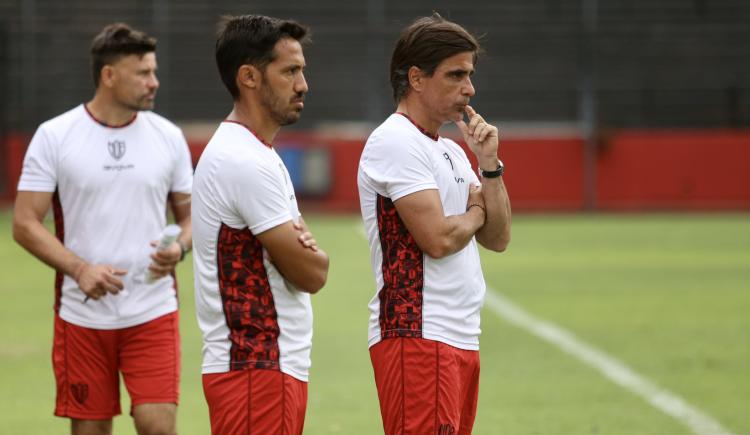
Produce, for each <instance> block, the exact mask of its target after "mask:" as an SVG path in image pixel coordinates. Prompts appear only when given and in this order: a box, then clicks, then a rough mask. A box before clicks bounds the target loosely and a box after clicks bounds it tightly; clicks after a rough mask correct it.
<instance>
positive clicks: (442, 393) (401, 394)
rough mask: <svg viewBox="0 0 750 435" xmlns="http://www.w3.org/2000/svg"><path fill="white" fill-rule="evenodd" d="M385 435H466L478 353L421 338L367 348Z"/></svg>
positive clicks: (473, 403)
mask: <svg viewBox="0 0 750 435" xmlns="http://www.w3.org/2000/svg"><path fill="white" fill-rule="evenodd" d="M370 359H371V360H372V367H373V369H374V371H375V384H376V385H377V388H378V398H379V399H380V414H381V416H382V417H383V429H384V430H385V433H386V435H394V434H398V435H402V434H403V435H414V434H431V435H435V434H437V435H464V434H466V435H468V434H470V433H471V429H472V426H474V417H475V416H476V413H477V396H478V394H479V352H478V351H471V350H462V349H458V348H455V347H453V346H449V345H447V344H445V343H441V342H438V341H432V340H426V339H422V338H389V339H386V340H383V341H381V342H379V343H377V344H375V345H374V346H372V347H371V348H370Z"/></svg>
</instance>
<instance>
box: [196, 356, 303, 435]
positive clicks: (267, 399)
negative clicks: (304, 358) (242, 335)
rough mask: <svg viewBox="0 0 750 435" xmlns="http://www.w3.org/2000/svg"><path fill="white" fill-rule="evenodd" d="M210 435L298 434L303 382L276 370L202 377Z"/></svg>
mask: <svg viewBox="0 0 750 435" xmlns="http://www.w3.org/2000/svg"><path fill="white" fill-rule="evenodd" d="M203 393H204V394H205V395H206V402H208V413H209V416H210V418H211V433H212V434H216V435H232V434H250V433H253V434H285V435H297V434H301V433H302V428H303V427H304V426H305V408H306V407H307V382H303V381H300V380H299V379H295V378H293V377H291V376H289V375H287V374H286V373H282V372H280V371H276V370H262V369H248V370H236V371H231V372H225V373H207V374H204V375H203Z"/></svg>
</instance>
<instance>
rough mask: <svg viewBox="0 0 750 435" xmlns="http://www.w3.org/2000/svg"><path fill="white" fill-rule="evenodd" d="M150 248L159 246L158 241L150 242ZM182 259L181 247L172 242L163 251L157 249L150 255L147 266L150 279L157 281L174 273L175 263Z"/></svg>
mask: <svg viewBox="0 0 750 435" xmlns="http://www.w3.org/2000/svg"><path fill="white" fill-rule="evenodd" d="M151 246H153V247H154V248H155V247H157V246H159V241H158V240H154V241H152V242H151ZM180 257H182V247H180V244H179V243H177V242H173V243H172V244H171V245H169V246H167V247H166V248H165V249H157V250H156V251H154V253H153V254H151V264H150V265H149V266H148V270H149V272H150V273H151V278H152V279H154V280H157V279H159V278H163V277H165V276H167V275H168V274H170V273H172V271H174V268H175V266H177V263H179V262H180Z"/></svg>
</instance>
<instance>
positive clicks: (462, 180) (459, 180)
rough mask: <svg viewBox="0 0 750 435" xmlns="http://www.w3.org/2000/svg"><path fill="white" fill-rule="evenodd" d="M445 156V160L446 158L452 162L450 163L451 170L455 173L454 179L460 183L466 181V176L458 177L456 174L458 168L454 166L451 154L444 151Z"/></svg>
mask: <svg viewBox="0 0 750 435" xmlns="http://www.w3.org/2000/svg"><path fill="white" fill-rule="evenodd" d="M443 157H444V158H445V160H446V161H447V162H448V163H450V165H451V171H453V172H454V175H453V179H454V180H456V183H459V184H460V183H465V182H466V180H464V178H463V177H456V176H455V171H456V168H454V167H453V160H451V156H449V155H448V153H443Z"/></svg>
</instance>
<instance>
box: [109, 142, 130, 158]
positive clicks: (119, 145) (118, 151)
mask: <svg viewBox="0 0 750 435" xmlns="http://www.w3.org/2000/svg"><path fill="white" fill-rule="evenodd" d="M107 149H108V150H109V155H110V156H112V157H113V158H114V159H115V160H120V159H121V158H122V156H124V155H125V150H126V148H125V141H123V140H113V141H112V142H107Z"/></svg>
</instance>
